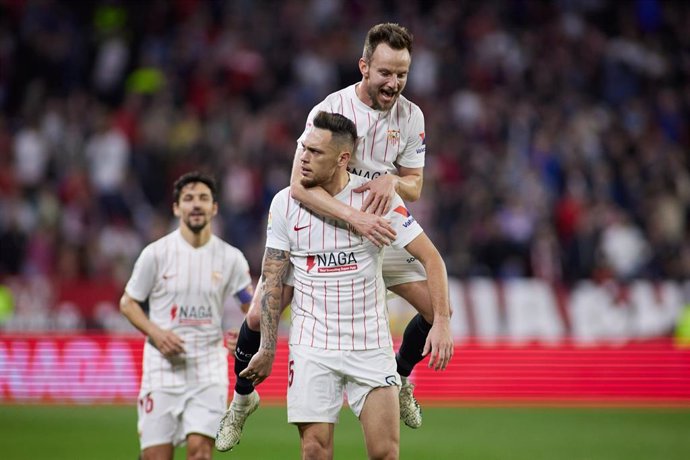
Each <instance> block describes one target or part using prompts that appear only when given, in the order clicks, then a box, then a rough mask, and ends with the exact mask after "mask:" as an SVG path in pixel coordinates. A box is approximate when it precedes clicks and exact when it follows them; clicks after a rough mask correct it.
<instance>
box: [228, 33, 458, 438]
mask: <svg viewBox="0 0 690 460" xmlns="http://www.w3.org/2000/svg"><path fill="white" fill-rule="evenodd" d="M411 52H412V36H411V34H410V33H409V32H408V30H407V29H405V28H404V27H401V26H399V25H397V24H391V23H386V24H378V25H376V26H374V27H372V28H371V29H370V30H369V32H368V34H367V37H366V40H365V43H364V51H363V54H362V57H361V58H360V60H359V70H360V72H361V74H362V80H361V81H360V82H358V83H356V84H353V85H351V86H348V87H347V88H344V89H342V90H340V91H337V92H335V93H332V94H330V95H329V96H328V97H326V99H325V100H324V101H322V102H321V103H319V104H318V105H317V106H316V107H314V108H313V109H312V110H311V112H310V113H309V116H308V118H307V123H306V129H305V131H304V133H303V134H302V136H301V137H300V138H299V140H298V147H297V152H296V154H295V161H294V164H293V168H292V178H291V193H292V196H293V197H294V198H295V199H297V200H298V201H299V202H301V203H302V204H303V205H305V206H306V207H307V208H309V209H310V210H312V211H316V212H318V213H319V214H321V215H324V216H327V217H330V218H335V219H338V220H341V221H344V222H347V223H348V224H350V226H351V227H352V228H353V229H354V230H355V231H356V232H357V233H358V234H360V235H363V236H364V237H366V238H368V239H369V240H370V241H372V242H373V243H374V244H376V245H379V246H385V245H388V244H389V243H390V241H392V240H393V239H394V237H395V233H394V231H393V229H392V228H391V226H390V225H389V223H388V222H387V221H386V219H384V218H383V217H382V215H383V214H384V213H385V212H387V211H388V210H389V209H390V204H391V200H392V197H393V196H394V195H395V193H398V194H399V195H400V196H401V197H402V198H403V200H405V201H415V200H417V199H418V198H419V196H420V194H421V190H422V182H423V168H424V156H425V153H426V142H425V133H424V115H423V114H422V111H421V110H420V108H419V107H418V106H417V105H415V104H413V103H412V102H411V101H409V100H408V99H406V98H405V97H404V96H403V95H402V94H401V93H402V91H403V89H404V88H405V84H406V82H407V77H408V75H409V70H410V64H411ZM322 110H323V111H326V112H334V113H339V114H342V115H344V116H346V117H347V118H349V119H350V120H352V121H353V122H354V123H355V126H356V128H357V135H358V138H359V139H358V143H357V148H356V152H354V155H353V156H352V158H351V160H350V165H349V166H348V171H349V172H351V173H353V174H356V175H358V176H361V177H363V178H365V179H369V180H368V181H367V182H366V184H364V185H362V186H361V187H358V188H357V189H356V192H364V191H368V192H369V193H368V195H367V199H366V200H365V201H364V203H363V204H362V206H361V207H359V208H356V207H352V206H349V205H348V204H346V203H342V202H340V201H338V200H336V199H334V198H333V197H332V196H330V195H329V194H328V193H326V191H325V190H323V189H322V188H321V187H311V188H306V187H304V186H302V185H301V183H300V178H301V174H300V167H299V166H300V155H301V148H300V142H301V141H303V140H304V139H305V137H306V135H307V134H308V132H309V131H310V130H311V127H312V120H313V118H314V116H315V115H316V114H317V113H318V112H319V111H322ZM383 276H384V281H385V283H386V287H387V288H388V289H389V290H391V291H392V292H394V293H396V294H398V295H399V296H401V297H402V298H404V299H405V300H407V301H408V302H409V303H410V304H411V305H412V306H414V307H415V309H417V311H418V312H419V314H417V315H416V316H415V317H414V318H413V319H412V320H411V321H410V323H409V324H408V326H407V327H406V329H405V332H404V334H403V340H402V343H401V345H400V349H399V351H398V353H397V355H396V360H397V363H398V373H399V374H400V375H401V376H402V379H403V380H402V388H401V390H400V415H401V418H402V420H403V422H405V424H406V425H407V426H409V427H411V428H418V427H420V426H421V424H422V413H421V408H420V407H419V404H418V403H417V401H416V399H415V398H414V395H413V389H414V385H413V384H412V383H411V382H410V381H409V379H408V377H409V376H410V374H411V372H412V369H413V368H414V366H415V365H416V364H417V363H418V362H420V361H421V360H422V359H423V357H424V356H426V355H427V354H430V355H431V356H432V358H433V357H440V358H441V359H437V360H435V362H436V363H437V366H436V367H435V369H436V370H441V369H444V368H445V365H446V364H447V362H448V361H447V359H446V358H447V357H449V356H450V355H451V354H452V350H453V338H452V334H451V331H450V312H446V311H434V310H433V308H432V303H431V300H430V298H429V295H428V289H427V284H426V274H425V272H424V269H423V267H422V266H421V264H420V263H419V261H417V260H415V258H414V257H411V256H410V254H408V253H407V252H406V251H405V250H404V249H394V248H387V249H386V251H385V253H384V261H383ZM288 282H289V280H288ZM285 289H286V291H288V292H286V293H285V295H284V297H285V298H290V293H289V290H290V289H291V287H290V286H288V285H286V287H285ZM258 292H260V289H259V288H258V287H257V293H258ZM259 302H260V301H259V300H258V295H256V296H255V298H254V299H253V301H252V306H251V308H250V310H249V313H248V314H247V317H246V318H245V322H244V323H243V324H242V327H241V328H240V333H239V335H238V341H237V346H236V349H235V375H236V376H238V378H237V381H236V384H235V394H234V397H233V400H232V404H231V406H230V408H229V409H228V411H227V412H226V415H225V417H224V418H223V426H222V430H221V431H219V437H218V438H217V439H216V447H217V448H218V449H219V450H221V451H225V450H229V449H231V448H232V447H233V446H234V445H236V444H237V443H238V442H239V440H240V437H241V433H242V427H243V426H244V422H245V420H246V418H247V417H248V416H249V414H251V413H252V412H253V411H254V410H255V409H256V406H257V405H258V401H259V398H258V394H257V392H256V391H255V390H254V387H253V386H252V384H251V382H249V381H248V380H246V379H242V378H241V377H239V374H240V372H241V371H242V370H243V369H244V368H245V367H246V366H247V363H248V362H249V360H250V359H251V357H252V355H253V354H254V353H255V352H256V351H257V350H258V349H259V343H260V340H261V334H260V332H259V307H258V304H259ZM439 363H443V364H439Z"/></svg>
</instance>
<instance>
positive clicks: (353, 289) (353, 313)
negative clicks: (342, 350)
mask: <svg viewBox="0 0 690 460" xmlns="http://www.w3.org/2000/svg"><path fill="white" fill-rule="evenodd" d="M351 292H352V295H351V296H350V300H352V349H353V350H354V349H355V280H352V288H351Z"/></svg>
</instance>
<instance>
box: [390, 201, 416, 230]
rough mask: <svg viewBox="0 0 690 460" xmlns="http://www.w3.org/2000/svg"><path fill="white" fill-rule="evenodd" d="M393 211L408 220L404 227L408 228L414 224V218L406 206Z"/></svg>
mask: <svg viewBox="0 0 690 460" xmlns="http://www.w3.org/2000/svg"><path fill="white" fill-rule="evenodd" d="M393 211H394V212H397V213H398V214H400V215H401V216H403V217H405V218H406V220H405V222H403V227H405V228H407V227H409V226H410V225H412V222H414V217H412V214H410V211H408V210H407V208H406V207H405V206H398V207H397V208H395V209H394V210H393Z"/></svg>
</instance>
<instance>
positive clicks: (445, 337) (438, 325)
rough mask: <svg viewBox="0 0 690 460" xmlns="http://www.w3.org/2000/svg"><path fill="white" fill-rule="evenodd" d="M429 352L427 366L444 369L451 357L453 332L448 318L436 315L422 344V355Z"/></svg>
mask: <svg viewBox="0 0 690 460" xmlns="http://www.w3.org/2000/svg"><path fill="white" fill-rule="evenodd" d="M427 354H430V357H429V367H430V368H433V369H434V370H436V371H438V370H444V369H445V368H446V366H448V363H449V362H450V359H451V358H452V357H453V334H452V333H451V330H450V318H448V317H436V318H434V324H433V325H432V326H431V330H430V331H429V335H428V336H427V338H426V343H425V344H424V351H423V352H422V356H426V355H427Z"/></svg>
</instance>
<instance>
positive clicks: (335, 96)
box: [315, 85, 355, 108]
mask: <svg viewBox="0 0 690 460" xmlns="http://www.w3.org/2000/svg"><path fill="white" fill-rule="evenodd" d="M354 86H355V85H350V86H346V87H345V88H342V89H339V90H338V91H334V92H332V93H331V94H329V95H328V96H326V97H325V98H324V100H323V101H321V102H320V103H319V104H317V105H316V107H315V108H333V107H337V106H340V105H341V104H342V102H343V99H344V98H348V97H351V96H352V95H354Z"/></svg>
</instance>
